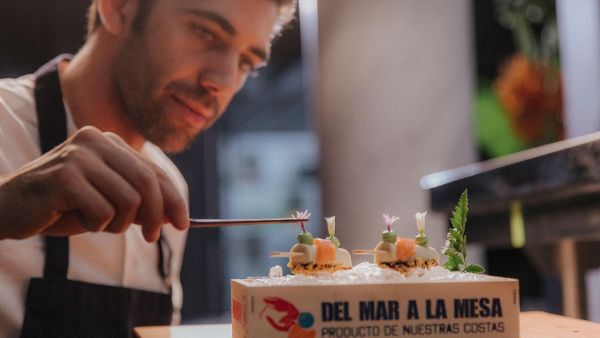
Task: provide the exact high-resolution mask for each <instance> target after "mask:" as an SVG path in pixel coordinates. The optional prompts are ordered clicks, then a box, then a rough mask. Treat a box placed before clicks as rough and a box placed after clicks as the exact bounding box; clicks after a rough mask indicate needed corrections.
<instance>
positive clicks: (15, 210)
mask: <svg viewBox="0 0 600 338" xmlns="http://www.w3.org/2000/svg"><path fill="white" fill-rule="evenodd" d="M168 222H170V223H172V224H173V226H175V227H176V228H177V229H181V230H183V229H185V228H187V227H188V226H189V219H188V210H187V207H186V204H185V201H184V198H183V196H181V194H180V193H179V191H177V189H176V188H175V186H174V185H173V183H172V182H171V180H170V179H169V178H168V177H167V175H166V174H165V173H164V172H163V171H162V169H160V168H159V167H158V166H156V165H155V164H154V163H152V162H151V161H149V160H147V159H145V158H143V157H142V156H140V155H139V154H138V153H137V152H135V151H134V150H133V149H132V148H130V147H129V146H128V145H127V144H126V143H125V142H124V141H123V140H122V139H121V138H119V137H118V136H117V135H115V134H112V133H103V132H101V131H99V130H98V129H96V128H93V127H84V128H82V129H80V130H79V131H78V132H77V133H76V134H75V135H73V136H72V137H70V138H69V139H68V140H67V141H65V142H64V143H63V144H61V145H59V146H58V147H56V148H54V149H53V150H51V151H49V152H48V153H46V154H45V155H43V156H41V157H40V158H38V159H36V160H35V161H33V162H30V163H28V164H27V165H25V166H24V167H23V168H21V169H19V170H18V171H17V172H15V173H12V174H10V175H8V176H5V177H2V178H1V179H0V239H3V238H14V239H20V238H26V237H30V236H33V235H37V234H47V235H53V236H67V235H74V234H78V233H83V232H86V231H94V232H95V231H106V232H112V233H122V232H124V231H125V230H127V228H128V227H129V225H130V224H131V223H137V224H140V225H141V226H142V231H143V234H144V238H145V239H146V240H147V241H148V242H155V241H156V240H158V237H159V236H160V229H161V226H162V224H164V223H168Z"/></svg>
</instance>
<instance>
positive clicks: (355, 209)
mask: <svg viewBox="0 0 600 338" xmlns="http://www.w3.org/2000/svg"><path fill="white" fill-rule="evenodd" d="M88 5H89V2H88V1H81V0H78V1H75V0H44V1H41V0H30V1H24V0H4V1H2V2H0V32H2V33H1V34H0V77H15V76H19V75H22V74H27V73H31V72H33V71H35V70H36V69H37V68H38V67H39V66H40V65H42V64H44V63H45V62H46V61H48V60H50V59H51V58H53V57H54V56H56V55H58V54H60V53H65V52H69V53H75V52H76V51H77V49H78V48H79V46H81V44H82V43H83V41H84V35H85V12H86V9H87V6H88ZM599 92H600V8H599V3H598V1H595V0H580V1H577V2H576V5H575V2H573V1H568V0H557V1H556V2H555V1H545V0H494V1H492V0H489V1H475V0H455V1H444V0H378V1H362V0H327V1H324V0H321V1H317V0H300V8H299V11H298V17H297V20H295V21H294V22H293V23H292V24H291V25H290V27H289V28H287V29H286V30H285V32H284V34H283V35H282V36H281V37H279V38H277V40H276V42H275V44H274V46H273V53H272V61H271V63H270V65H269V66H268V67H267V68H266V69H264V70H263V71H261V72H260V75H259V76H258V77H256V78H253V79H251V80H249V81H248V83H247V85H246V87H245V88H244V90H243V91H242V92H241V93H240V94H239V95H238V96H237V97H236V98H235V100H234V101H233V103H232V104H231V106H230V108H229V109H228V111H227V113H226V114H225V116H224V117H223V118H222V119H221V121H220V122H219V123H217V125H215V126H214V127H213V128H212V129H211V130H210V131H208V132H206V133H205V134H203V135H202V136H201V137H200V138H199V139H198V140H197V141H195V142H194V144H193V145H192V147H191V148H190V149H188V150H187V151H185V152H184V153H181V154H177V155H173V156H172V159H173V160H174V161H175V163H176V164H177V165H178V167H179V168H180V170H181V171H182V173H183V174H184V176H185V177H186V179H187V182H188V184H189V187H190V209H191V214H192V216H193V217H198V218H217V217H221V218H250V217H285V216H288V215H290V214H291V213H292V212H294V211H295V210H304V209H308V210H309V211H310V212H311V213H312V217H311V220H310V222H309V224H308V228H309V230H310V231H311V232H313V234H317V235H323V234H324V232H325V231H326V227H325V222H324V220H323V217H328V216H336V223H337V228H338V233H337V234H338V237H339V239H340V240H341V242H342V246H344V247H346V248H349V249H355V248H370V247H372V246H374V245H375V243H377V242H378V241H379V237H380V231H382V230H383V228H384V224H383V220H382V218H381V214H382V213H390V214H394V215H397V216H399V217H400V220H399V221H398V222H397V223H396V231H397V232H398V233H400V234H401V235H404V236H413V235H414V234H415V233H416V227H415V226H416V224H415V221H414V214H415V212H417V211H425V210H428V209H429V195H428V191H427V190H426V189H424V188H423V187H421V186H420V183H419V182H420V180H421V178H422V177H423V176H425V175H428V174H431V173H434V172H438V171H441V170H445V169H451V168H456V167H460V166H464V165H467V164H470V163H474V162H478V161H483V160H488V159H492V158H496V157H499V156H505V155H509V154H511V153H515V152H518V151H522V150H525V149H528V148H533V147H538V146H540V145H543V144H546V143H551V142H556V141H560V140H563V139H565V138H572V137H576V136H580V135H585V134H588V133H591V132H594V131H597V130H599V129H600V95H598V93H599ZM458 197H459V196H456V200H458ZM427 217H428V218H427V219H428V233H429V236H430V238H431V242H432V245H433V246H435V247H437V248H440V247H441V246H443V244H444V240H445V234H446V231H447V224H448V219H447V215H446V214H445V213H442V212H430V213H429V214H428V216H427ZM298 231H299V229H297V228H296V227H295V226H281V225H273V226H264V227H243V228H236V229H224V230H191V231H190V232H189V236H188V244H187V247H186V255H185V260H184V266H183V271H182V283H183V287H184V291H185V301H184V308H183V319H184V322H185V323H200V322H207V321H209V322H215V321H228V320H229V317H228V316H229V315H228V311H229V280H230V279H232V278H244V277H247V276H259V275H265V274H267V273H268V271H269V268H270V267H271V266H273V265H276V264H279V265H282V266H285V263H286V262H285V260H282V259H274V258H270V257H269V255H268V253H269V252H270V251H282V250H286V249H287V248H289V247H290V246H291V245H292V244H293V243H294V242H295V238H296V234H297V233H298ZM469 254H470V257H471V260H473V261H474V262H479V263H481V264H483V265H484V266H486V268H487V269H488V272H489V273H490V274H497V275H502V276H510V277H516V278H519V280H520V283H521V284H520V286H521V307H522V309H524V310H535V309H537V310H545V311H549V312H555V313H562V312H563V308H562V304H561V298H560V292H561V282H560V280H559V278H558V277H552V276H549V275H547V274H543V273H541V272H540V271H539V270H540V268H539V267H538V266H536V264H534V263H533V262H532V261H531V260H530V259H529V258H528V257H529V256H528V255H526V254H525V253H524V250H523V249H522V248H510V247H507V248H486V247H484V246H481V245H477V244H474V245H472V246H471V247H470V253H469ZM355 258H356V257H355ZM599 279H600V272H599V271H598V270H590V271H589V272H588V273H587V274H586V283H587V284H585V285H587V286H586V287H587V288H588V291H589V292H587V297H588V299H587V302H586V303H587V308H586V310H585V311H584V314H583V315H582V316H583V317H587V318H590V319H593V320H596V321H600V297H598V295H597V294H595V293H594V292H595V291H593V290H599V289H600V283H599V282H598V281H599Z"/></svg>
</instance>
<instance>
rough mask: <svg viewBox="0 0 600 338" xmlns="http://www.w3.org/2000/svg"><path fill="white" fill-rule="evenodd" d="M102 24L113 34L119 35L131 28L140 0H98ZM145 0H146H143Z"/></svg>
mask: <svg viewBox="0 0 600 338" xmlns="http://www.w3.org/2000/svg"><path fill="white" fill-rule="evenodd" d="M97 1H98V14H99V15H100V20H101V21H102V26H104V28H105V29H106V30H107V31H108V32H109V33H111V34H113V35H118V34H121V33H123V32H125V31H128V30H129V29H130V28H131V23H132V22H133V19H134V18H135V14H136V12H137V9H138V0H97ZM142 1H144V0H142Z"/></svg>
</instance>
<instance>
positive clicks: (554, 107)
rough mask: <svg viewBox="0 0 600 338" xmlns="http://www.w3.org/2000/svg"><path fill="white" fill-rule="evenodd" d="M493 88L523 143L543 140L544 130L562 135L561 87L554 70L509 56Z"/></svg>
mask: <svg viewBox="0 0 600 338" xmlns="http://www.w3.org/2000/svg"><path fill="white" fill-rule="evenodd" d="M494 89H495V91H496V94H497V95H498V99H499V100H500V103H501V104H502V106H503V108H504V110H505V113H506V115H507V117H508V119H509V121H510V124H511V126H512V128H513V130H514V131H515V133H516V134H517V135H518V136H519V137H520V138H521V139H522V140H523V141H525V142H528V143H544V142H547V141H548V140H547V138H548V131H551V132H553V133H554V135H552V136H551V137H553V138H554V139H556V138H558V139H561V138H562V131H563V130H562V123H561V121H562V90H561V78H560V72H559V70H558V69H556V68H555V67H552V66H548V65H546V64H544V63H542V62H539V61H535V60H531V59H529V58H527V57H525V56H524V55H522V54H515V55H513V56H512V57H511V58H510V59H509V60H508V61H507V63H506V64H505V65H504V67H503V69H502V71H501V72H500V75H499V76H498V78H497V79H496V81H495V82H494Z"/></svg>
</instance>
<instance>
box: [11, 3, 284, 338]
mask: <svg viewBox="0 0 600 338" xmlns="http://www.w3.org/2000/svg"><path fill="white" fill-rule="evenodd" d="M294 9H295V4H294V0H219V1H211V0H95V1H93V3H92V5H91V8H90V24H89V34H88V39H87V41H86V43H85V45H84V46H83V47H82V49H81V50H80V51H79V52H78V53H77V54H76V55H75V56H74V57H72V58H71V57H69V56H61V57H59V58H57V59H56V60H55V61H53V62H51V63H50V64H48V65H46V66H44V67H43V68H42V69H40V70H39V71H38V72H37V73H36V74H34V75H28V76H24V77H21V78H19V79H5V80H1V81H0V175H1V178H0V266H2V269H1V270H0V283H1V284H0V285H2V287H1V288H0V337H14V336H18V335H19V334H21V336H24V337H35V336H40V337H55V336H56V337H58V336H60V337H91V336H98V337H115V336H130V335H131V334H132V331H131V330H132V328H133V326H136V325H148V324H154V325H157V324H168V323H169V322H170V321H171V315H172V313H173V309H174V310H175V313H176V312H177V310H178V309H179V308H180V307H181V299H182V297H181V290H180V289H181V287H180V284H179V277H178V273H179V266H180V264H181V258H182V257H181V256H182V253H183V244H184V241H185V232H181V231H177V230H185V229H186V228H187V226H188V222H189V220H188V216H187V215H188V211H187V207H186V201H185V196H186V194H187V187H186V185H185V182H184V180H183V179H182V177H181V175H180V173H179V172H178V170H177V169H176V168H175V166H174V165H173V164H172V163H171V162H170V161H169V160H168V159H167V157H166V156H165V155H164V154H163V153H162V151H161V149H162V150H163V151H167V152H175V151H180V150H182V149H184V148H185V147H186V145H187V144H188V143H189V142H190V141H191V140H192V139H193V138H194V137H195V136H196V135H197V134H198V133H200V132H201V131H202V130H204V129H206V128H208V127H210V126H211V125H212V124H213V123H214V122H215V121H216V120H217V119H218V117H219V116H220V115H221V114H222V113H223V111H224V110H225V108H226V107H227V105H228V104H229V102H230V100H231V98H232V97H233V95H234V94H235V93H236V92H238V91H239V90H240V89H241V87H242V86H243V84H244V82H245V80H246V78H247V77H248V75H250V73H252V72H254V71H255V70H256V69H257V68H259V67H261V66H262V65H264V64H265V63H266V62H267V61H268V58H269V49H270V43H271V41H272V38H273V36H274V35H276V34H277V33H278V32H279V30H280V28H281V27H282V26H283V25H285V24H286V23H287V22H288V21H289V20H290V17H291V16H292V15H293V11H294ZM65 140H66V141H65ZM63 141H64V142H63ZM159 148H160V149H159ZM40 155H41V156H40ZM132 223H134V224H137V225H133V226H130V225H131V224H132ZM168 223H170V224H171V225H172V226H171V225H166V224H168ZM67 236H68V237H67ZM156 243H158V244H156Z"/></svg>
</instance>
